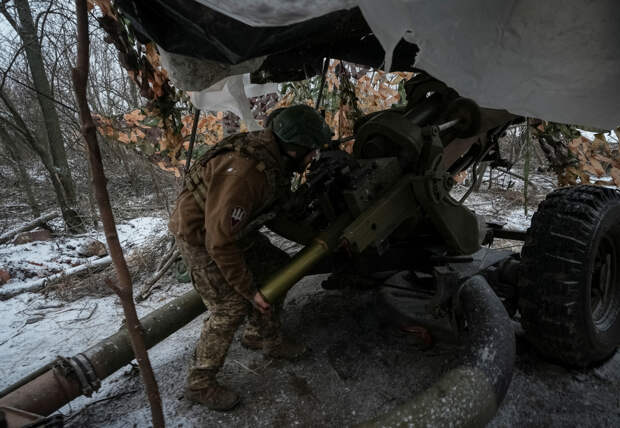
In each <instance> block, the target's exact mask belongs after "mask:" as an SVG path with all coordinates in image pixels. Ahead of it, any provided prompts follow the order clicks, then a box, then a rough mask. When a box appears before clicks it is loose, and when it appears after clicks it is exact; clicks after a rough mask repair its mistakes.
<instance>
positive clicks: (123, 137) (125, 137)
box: [118, 132, 130, 144]
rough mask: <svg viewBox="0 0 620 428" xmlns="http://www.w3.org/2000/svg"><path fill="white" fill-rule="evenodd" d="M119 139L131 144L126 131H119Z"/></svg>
mask: <svg viewBox="0 0 620 428" xmlns="http://www.w3.org/2000/svg"><path fill="white" fill-rule="evenodd" d="M118 141H120V142H121V143H125V144H129V142H130V140H129V135H127V134H125V133H124V132H119V133H118Z"/></svg>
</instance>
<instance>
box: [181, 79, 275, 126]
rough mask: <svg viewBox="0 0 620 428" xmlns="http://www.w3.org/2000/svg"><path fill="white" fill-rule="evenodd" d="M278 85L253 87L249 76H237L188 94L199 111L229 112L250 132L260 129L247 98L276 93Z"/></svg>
mask: <svg viewBox="0 0 620 428" xmlns="http://www.w3.org/2000/svg"><path fill="white" fill-rule="evenodd" d="M277 90H278V85H277V84H275V83H270V84H266V85H253V84H251V83H250V75H249V74H244V75H237V76H231V77H227V78H225V79H222V80H220V81H219V82H217V83H216V84H215V85H213V86H211V87H210V88H208V89H204V90H202V91H198V92H189V96H190V100H191V101H192V104H193V105H195V106H196V107H198V108H199V109H201V110H214V111H231V112H233V113H235V114H236V115H237V116H239V117H240V118H241V119H242V120H243V121H244V122H245V124H246V126H247V127H248V130H250V131H257V130H259V129H261V127H260V125H259V124H258V123H257V122H256V121H255V120H254V117H253V116H252V111H251V109H250V102H249V101H248V98H249V97H250V98H251V97H256V96H258V95H263V94H268V93H271V92H277Z"/></svg>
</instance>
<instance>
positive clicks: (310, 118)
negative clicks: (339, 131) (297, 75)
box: [267, 105, 332, 150]
mask: <svg viewBox="0 0 620 428" xmlns="http://www.w3.org/2000/svg"><path fill="white" fill-rule="evenodd" d="M267 126H271V129H272V131H273V133H274V134H276V135H277V137H278V138H279V139H280V140H281V141H282V142H283V143H285V144H293V145H296V146H302V147H305V148H307V149H308V150H316V149H319V148H321V147H323V145H324V144H325V143H327V142H328V141H329V140H330V139H331V135H332V132H331V129H329V126H328V125H327V123H326V122H325V119H323V117H322V116H321V115H320V114H319V113H318V112H317V111H316V110H315V109H313V108H312V107H309V106H306V105H295V106H291V107H286V108H282V109H278V110H276V111H274V112H273V113H272V114H271V115H270V117H269V118H268V119H267Z"/></svg>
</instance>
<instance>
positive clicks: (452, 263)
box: [261, 74, 620, 366]
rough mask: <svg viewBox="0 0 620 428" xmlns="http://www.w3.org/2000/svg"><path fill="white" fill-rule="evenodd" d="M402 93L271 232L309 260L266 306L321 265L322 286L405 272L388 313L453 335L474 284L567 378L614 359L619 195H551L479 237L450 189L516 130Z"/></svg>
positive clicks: (423, 87) (585, 189)
mask: <svg viewBox="0 0 620 428" xmlns="http://www.w3.org/2000/svg"><path fill="white" fill-rule="evenodd" d="M405 88H406V91H407V99H408V104H407V105H406V106H405V107H401V108H393V109H389V110H385V111H381V112H378V113H373V114H371V115H369V116H366V117H363V118H362V119H361V120H360V121H358V123H356V125H355V131H354V132H355V135H354V137H355V144H354V146H353V153H352V154H351V155H349V154H347V153H345V152H343V151H332V152H329V151H327V152H324V153H323V154H322V155H321V157H320V158H319V159H318V160H315V161H314V163H313V164H312V165H311V166H310V168H309V171H308V172H307V175H306V181H305V183H304V184H303V185H302V186H301V188H300V190H299V191H298V192H297V193H298V196H297V197H296V198H293V199H292V200H291V201H289V203H288V204H287V206H286V207H285V209H284V210H283V212H281V213H280V214H279V215H278V216H277V217H276V219H274V220H273V221H272V222H271V223H270V224H269V227H270V228H271V229H272V230H274V231H276V232H277V233H279V234H281V235H283V236H285V237H287V238H288V239H291V240H293V241H296V242H300V243H303V244H305V245H307V247H306V250H304V251H303V252H302V253H300V255H299V256H298V257H297V258H296V259H295V260H294V261H293V263H292V264H291V265H290V266H289V267H287V268H285V270H284V271H283V272H282V273H281V274H280V275H277V276H276V278H277V280H275V281H271V282H268V283H267V284H266V285H265V286H264V287H263V288H262V289H261V291H262V293H263V294H264V295H265V297H266V298H267V299H268V300H271V301H273V300H275V299H277V297H278V296H279V295H280V294H281V293H282V292H283V290H285V289H286V288H287V286H289V285H292V284H294V283H295V282H296V281H297V280H298V279H299V278H300V276H301V275H302V274H303V273H305V272H307V271H308V269H310V266H311V265H313V264H315V262H317V261H318V260H319V259H322V258H323V257H325V259H324V260H322V261H321V263H320V265H319V266H318V267H316V268H315V269H314V271H315V272H316V271H322V272H333V274H332V276H331V277H330V278H329V279H328V281H327V283H326V286H327V287H332V288H333V287H338V286H341V285H342V284H343V283H346V284H349V285H353V286H355V284H356V282H362V283H364V284H368V281H363V278H368V277H370V276H372V275H373V274H376V273H379V272H386V271H403V270H407V271H410V272H412V273H413V277H414V278H415V279H414V280H413V281H411V284H410V288H409V289H402V287H397V288H394V287H387V288H385V289H384V290H382V294H383V295H384V298H385V300H386V302H387V303H388V304H389V305H390V306H391V309H393V310H392V311H391V313H393V314H399V315H400V316H401V317H409V318H411V317H412V316H415V315H414V314H413V313H412V312H415V313H416V314H417V316H418V319H419V320H420V321H421V322H424V320H427V321H428V320H430V319H432V318H441V317H447V318H450V319H451V320H452V321H453V322H454V321H455V318H454V315H455V314H453V313H452V312H453V311H452V309H451V308H452V301H453V299H454V297H455V294H456V293H458V291H459V287H460V286H461V284H462V283H463V282H464V281H465V280H466V279H467V278H469V277H471V276H473V275H481V276H482V277H483V278H484V279H485V280H486V281H487V282H488V283H489V285H490V286H491V287H492V289H493V291H494V292H495V293H496V294H497V295H498V296H499V297H500V298H501V300H502V302H503V303H504V306H505V308H506V310H507V312H508V313H509V314H510V315H511V316H515V314H517V312H518V313H519V317H520V318H519V319H520V320H521V323H522V325H523V327H524V329H525V331H526V334H527V337H528V339H529V340H530V341H531V342H532V343H533V344H534V345H535V347H536V348H537V349H538V350H539V351H540V352H541V353H542V354H544V355H545V356H547V357H549V358H551V359H553V360H556V361H559V362H562V363H565V364H568V365H572V366H587V365H590V364H592V363H595V362H598V361H601V360H603V359H605V358H607V357H609V356H610V355H611V354H612V353H613V352H614V351H615V349H616V347H617V346H618V344H619V343H620V284H619V282H620V278H618V273H617V266H618V262H619V261H620V253H619V252H618V250H619V249H618V245H619V244H620V225H618V224H617V221H616V220H615V219H616V218H617V216H618V215H619V214H620V193H619V192H618V191H616V190H614V189H607V188H602V187H595V186H578V187H573V188H564V189H560V190H557V191H555V192H553V193H551V194H550V195H548V196H547V198H546V200H545V201H544V202H542V203H541V205H540V207H539V210H538V212H537V213H536V214H535V215H534V217H533V219H532V226H531V227H530V229H528V231H527V232H526V233H525V232H521V231H510V230H504V229H503V228H502V227H501V226H498V225H495V224H486V223H485V222H484V221H483V220H482V219H481V218H480V217H477V216H476V215H475V214H474V213H473V212H472V211H470V210H469V209H468V208H467V207H465V206H464V205H463V202H464V199H465V198H466V197H467V195H468V193H466V194H465V195H464V196H463V197H462V198H461V199H460V200H456V199H454V198H453V197H452V196H451V194H450V191H451V190H452V187H453V186H454V184H455V181H454V180H453V176H454V175H455V174H458V173H459V172H461V171H464V170H465V169H466V168H468V167H470V166H472V165H473V169H474V171H475V169H476V165H477V164H478V163H479V162H481V161H484V160H490V159H497V158H498V155H499V146H498V139H499V137H500V136H501V135H502V133H503V132H504V131H505V129H506V128H507V126H509V125H510V124H512V123H514V122H516V121H520V120H522V119H520V118H518V117H515V116H512V115H510V114H509V113H507V112H504V111H498V110H489V109H480V108H478V106H477V105H476V104H475V103H474V102H473V101H471V100H468V99H464V98H461V97H459V96H458V94H457V93H456V92H455V91H454V90H452V89H451V88H449V87H447V86H446V85H445V84H443V83H442V82H439V81H437V80H435V79H433V78H431V77H429V76H427V75H425V74H418V75H416V76H415V77H414V78H413V79H411V80H410V81H408V82H407V84H406V85H405ZM475 175H476V174H474V176H475ZM321 230H323V232H322V233H320V231H321ZM317 235H318V236H319V239H313V238H314V237H315V236H317ZM494 238H509V239H518V240H523V241H525V242H524V246H523V250H522V252H521V254H520V255H519V254H517V253H513V252H511V251H506V250H494V249H490V248H485V247H481V245H482V244H490V243H492V241H493V239H494ZM360 279H362V280H361V281H360ZM405 296H409V297H413V299H412V301H411V302H409V303H408V302H407V299H404V298H403V297H405ZM414 300H415V301H416V302H417V303H412V302H413V301H414ZM421 302H422V303H421Z"/></svg>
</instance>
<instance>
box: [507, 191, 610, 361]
mask: <svg viewBox="0 0 620 428" xmlns="http://www.w3.org/2000/svg"><path fill="white" fill-rule="evenodd" d="M619 219H620V192H618V191H617V190H615V189H607V188H602V187H597V186H577V187H570V188H563V189H559V190H556V191H555V192H553V193H551V194H549V195H548V196H547V198H546V199H545V200H544V201H543V202H542V203H541V204H540V205H539V207H538V211H537V212H536V213H535V214H534V216H533V217H532V223H531V227H530V228H529V229H528V231H527V236H526V240H525V244H524V246H523V249H522V253H521V257H522V264H521V272H520V278H519V311H520V313H521V324H522V326H523V328H524V329H525V331H526V337H527V339H528V340H529V341H530V342H531V343H532V344H533V345H534V346H535V347H536V348H537V349H538V350H539V351H540V352H541V353H542V354H543V355H544V356H546V357H547V358H549V359H551V360H553V361H557V362H561V363H564V364H566V365H569V366H577V367H586V366H589V365H591V364H593V363H596V362H599V361H602V360H604V359H606V358H608V357H610V356H611V355H612V354H613V353H614V352H615V350H616V348H617V346H618V344H620V285H619V284H618V282H619V278H620V272H618V266H620V260H618V258H619V257H620V251H616V252H615V256H616V257H615V259H616V262H615V266H616V269H615V272H614V273H612V275H614V276H613V277H614V280H615V281H614V284H613V285H612V286H613V287H614V289H613V294H612V299H614V300H611V303H610V306H609V308H610V310H609V311H608V312H606V313H607V314H609V317H605V319H606V320H608V322H606V323H605V325H604V326H603V327H604V328H599V327H597V326H596V325H595V323H594V321H593V317H592V310H591V307H590V306H591V285H592V276H593V270H594V269H593V268H594V263H595V259H596V255H597V251H598V246H599V243H600V242H601V238H602V237H604V236H609V237H611V239H613V242H614V243H615V245H616V249H619V248H620V221H619Z"/></svg>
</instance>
